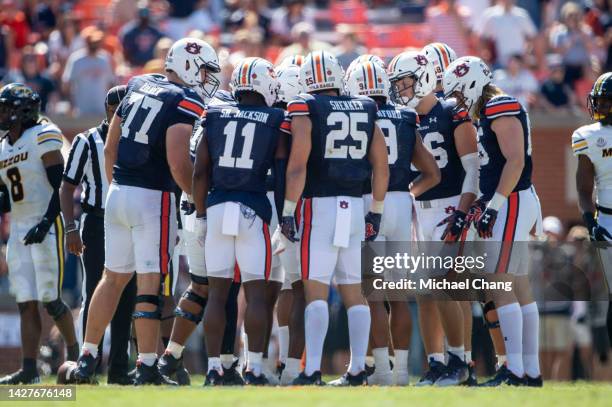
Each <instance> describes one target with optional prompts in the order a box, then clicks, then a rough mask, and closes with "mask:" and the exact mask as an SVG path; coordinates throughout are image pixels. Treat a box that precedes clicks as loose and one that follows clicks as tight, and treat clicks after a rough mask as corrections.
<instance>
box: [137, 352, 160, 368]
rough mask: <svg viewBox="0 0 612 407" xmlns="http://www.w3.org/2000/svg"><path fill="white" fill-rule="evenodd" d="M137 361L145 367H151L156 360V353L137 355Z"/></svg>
mask: <svg viewBox="0 0 612 407" xmlns="http://www.w3.org/2000/svg"><path fill="white" fill-rule="evenodd" d="M138 360H140V361H141V362H142V363H144V364H145V365H147V366H149V367H150V366H153V365H154V364H155V361H156V360H157V353H139V354H138Z"/></svg>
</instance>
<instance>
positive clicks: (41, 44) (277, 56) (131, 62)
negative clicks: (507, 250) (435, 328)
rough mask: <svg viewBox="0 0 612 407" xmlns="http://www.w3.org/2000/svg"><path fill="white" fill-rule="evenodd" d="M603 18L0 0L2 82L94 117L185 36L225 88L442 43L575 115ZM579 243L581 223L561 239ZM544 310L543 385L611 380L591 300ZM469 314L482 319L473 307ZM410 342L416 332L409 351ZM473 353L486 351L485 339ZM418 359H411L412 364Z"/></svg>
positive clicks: (424, 2)
mask: <svg viewBox="0 0 612 407" xmlns="http://www.w3.org/2000/svg"><path fill="white" fill-rule="evenodd" d="M611 13H612V0H576V1H567V0H497V1H496V0H429V1H428V0H148V1H147V0H0V82H1V83H2V84H5V83H10V82H15V81H19V82H23V83H26V84H27V85H28V86H30V87H32V88H33V89H34V90H36V91H37V92H38V93H39V94H40V96H41V98H42V109H43V111H45V112H46V113H47V114H51V115H69V116H74V117H88V118H97V119H99V118H101V117H102V116H103V114H104V98H105V94H106V92H107V90H108V89H109V88H110V87H111V86H113V85H116V84H122V83H126V82H127V81H128V79H129V78H130V77H132V76H134V75H138V74H142V73H152V72H163V71H164V60H165V56H166V53H167V52H168V50H169V48H170V46H171V45H172V43H173V42H174V41H175V40H177V39H179V38H181V37H184V36H191V37H199V38H202V39H204V40H205V41H207V42H208V43H210V44H211V45H212V46H213V47H214V48H215V49H216V50H217V53H218V55H219V57H220V62H221V66H222V73H221V87H220V88H221V89H228V83H229V77H230V75H231V72H232V70H233V66H234V64H235V63H236V62H238V61H239V60H241V59H242V58H243V57H245V56H261V57H264V58H266V59H268V60H270V61H272V62H274V61H279V60H282V59H283V58H284V57H285V56H287V55H293V54H303V55H305V54H307V53H309V52H310V51H312V50H316V49H330V50H332V51H333V52H334V53H335V54H336V55H337V57H338V60H339V61H340V62H341V64H342V65H343V66H344V68H346V67H347V66H348V65H349V63H350V62H351V61H352V60H353V59H354V58H356V57H357V56H359V55H361V54H364V53H366V52H369V53H373V54H376V55H379V56H381V57H382V58H383V59H385V60H386V61H388V60H389V59H390V57H391V56H393V55H395V54H397V53H398V52H400V51H402V50H403V49H409V48H419V49H420V48H421V47H422V46H423V45H425V44H427V43H429V42H432V41H441V42H445V43H447V44H448V45H450V46H451V47H452V48H453V49H454V50H455V51H456V52H457V54H458V55H459V56H463V55H467V54H473V55H478V56H480V57H482V58H483V59H485V60H486V61H487V62H488V63H489V65H490V66H492V67H494V69H495V72H494V75H495V82H496V83H497V84H498V85H499V86H500V87H501V88H502V89H504V90H505V91H506V92H507V93H509V94H510V95H513V96H515V97H517V98H519V100H520V101H521V103H522V104H523V105H524V106H526V107H529V108H530V109H533V110H543V111H546V112H548V113H549V114H551V115H564V116H566V115H568V114H569V115H581V114H582V111H583V110H584V109H585V105H586V95H587V93H588V92H589V91H590V89H591V85H592V83H593V81H594V79H595V78H597V76H599V75H600V74H601V73H602V72H605V71H611V70H612V52H611V45H612V14H611ZM545 228H547V234H548V235H549V239H555V240H565V239H566V232H565V231H564V230H563V226H562V224H561V222H560V221H559V220H558V219H556V220H551V219H549V220H548V223H547V224H545ZM587 236H588V233H587V232H586V229H584V228H581V229H580V227H579V228H578V229H573V230H572V231H570V232H569V233H568V234H567V240H568V241H575V240H580V239H586V238H587ZM7 238H8V223H7V222H1V223H0V241H4V242H6V240H7ZM68 262H69V264H68V265H67V268H66V270H67V273H68V276H67V281H66V284H65V286H66V287H68V291H70V287H72V292H73V296H72V305H74V306H78V299H79V289H78V288H77V287H80V282H79V277H78V266H77V259H76V258H75V257H74V256H70V258H69V259H68ZM184 266H185V265H184V264H181V268H184ZM6 273H7V267H6V263H5V261H4V255H2V256H0V294H6V292H7V291H8V284H7V281H6V278H5V277H6ZM177 291H181V290H177ZM66 297H67V298H66ZM65 298H66V299H67V300H68V301H70V295H68V296H65ZM330 302H331V303H332V307H331V311H332V319H333V318H338V319H342V318H345V314H343V313H342V312H341V305H340V302H339V301H334V300H333V294H332V298H331V301H330ZM334 304H335V305H334ZM540 309H541V310H542V313H543V314H544V315H548V317H544V318H543V324H545V325H544V327H543V329H542V332H543V335H544V337H543V338H542V341H541V343H542V350H543V369H544V374H545V377H546V376H548V377H547V378H556V379H571V378H599V379H603V378H605V377H606V375H609V374H610V372H609V371H607V372H604V370H605V369H598V368H597V366H599V367H601V366H602V365H601V364H600V363H601V362H607V358H608V346H609V345H608V344H607V343H606V344H599V343H597V335H595V336H593V335H592V332H593V328H601V327H602V325H603V326H604V327H605V316H603V321H602V316H601V315H600V314H601V312H599V311H598V310H597V304H589V303H585V302H574V303H567V302H566V303H563V304H549V306H546V305H545V304H542V305H540ZM413 311H414V310H413ZM474 312H475V314H474V317H475V318H476V319H479V318H480V316H479V314H478V313H479V312H480V307H474ZM604 314H605V312H604ZM477 325H479V324H475V327H476V326H477ZM330 326H337V327H338V329H337V331H338V335H335V333H334V332H330V338H332V340H330V341H328V343H327V345H326V346H329V347H331V348H333V350H344V351H346V347H347V346H346V345H347V341H346V338H342V337H341V335H340V334H339V332H344V331H346V330H345V329H344V330H343V328H342V326H341V325H338V324H335V323H331V324H330ZM196 336H197V335H196ZM194 337H195V336H194ZM485 337H487V335H486V333H485V331H484V328H483V331H482V332H481V336H480V338H481V340H484V339H482V338H485ZM478 338H479V334H478V333H475V340H479V339H478ZM419 342H420V341H419V340H418V338H417V337H416V336H415V340H413V344H415V348H419V345H420V344H419ZM199 346H201V344H196V345H193V347H195V348H198V347H199ZM488 346H489V347H490V344H489V345H488ZM481 348H482V349H483V354H484V353H486V352H487V345H486V344H482V346H481ZM475 349H478V347H475ZM326 354H329V353H328V352H327V350H326ZM411 355H412V354H411ZM485 356H486V355H485ZM418 357H419V353H418V351H415V352H414V355H413V356H411V360H418ZM483 357H484V356H483ZM572 358H573V359H572ZM340 360H344V359H342V358H339V359H338V360H335V359H333V360H329V361H328V364H329V366H336V365H337V364H338V363H340V362H339V361H340ZM594 360H595V364H593V361H594ZM415 365H418V363H414V364H413V363H411V366H415ZM572 366H574V367H573V368H572ZM608 366H609V365H608ZM333 370H337V369H333ZM598 370H599V372H598ZM608 370H609V369H608Z"/></svg>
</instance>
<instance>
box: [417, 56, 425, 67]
mask: <svg viewBox="0 0 612 407" xmlns="http://www.w3.org/2000/svg"><path fill="white" fill-rule="evenodd" d="M414 59H415V61H416V63H417V64H419V65H420V66H425V65H427V58H425V56H424V55H417V56H416V57H414Z"/></svg>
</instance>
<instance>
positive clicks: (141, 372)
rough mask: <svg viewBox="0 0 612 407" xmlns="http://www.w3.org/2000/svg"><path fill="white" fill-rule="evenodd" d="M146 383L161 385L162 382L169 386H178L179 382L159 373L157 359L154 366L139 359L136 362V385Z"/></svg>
mask: <svg viewBox="0 0 612 407" xmlns="http://www.w3.org/2000/svg"><path fill="white" fill-rule="evenodd" d="M145 384H152V385H155V386H159V385H162V384H166V385H169V386H178V383H177V382H175V381H174V380H170V379H169V378H167V377H165V376H162V375H161V374H160V373H159V369H158V367H157V360H156V361H155V363H154V364H153V366H147V365H145V364H144V363H142V362H140V361H137V362H136V377H135V378H134V386H142V385H145Z"/></svg>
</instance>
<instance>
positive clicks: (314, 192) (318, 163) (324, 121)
mask: <svg viewBox="0 0 612 407" xmlns="http://www.w3.org/2000/svg"><path fill="white" fill-rule="evenodd" d="M287 110H288V112H289V115H290V116H291V117H293V116H300V115H307V116H309V117H310V120H311V123H312V131H311V141H312V150H311V152H310V157H309V158H308V171H307V176H306V186H305V188H304V194H303V195H304V197H305V198H312V197H326V196H352V197H360V196H362V195H363V189H364V183H365V181H366V180H367V179H368V178H369V177H370V175H371V169H372V168H371V166H370V162H369V161H368V152H369V151H370V144H371V142H372V137H373V136H374V125H375V123H376V119H377V116H376V112H377V107H376V103H375V102H374V101H373V100H372V99H370V98H367V97H363V96H357V97H351V96H330V95H321V94H315V95H310V94H300V95H299V96H298V97H297V98H296V99H295V100H293V101H291V102H289V104H288V106H287Z"/></svg>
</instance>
